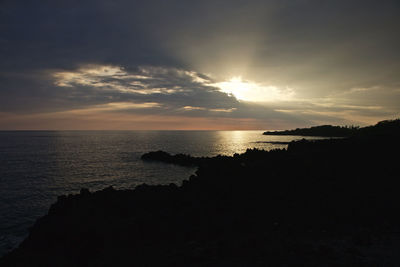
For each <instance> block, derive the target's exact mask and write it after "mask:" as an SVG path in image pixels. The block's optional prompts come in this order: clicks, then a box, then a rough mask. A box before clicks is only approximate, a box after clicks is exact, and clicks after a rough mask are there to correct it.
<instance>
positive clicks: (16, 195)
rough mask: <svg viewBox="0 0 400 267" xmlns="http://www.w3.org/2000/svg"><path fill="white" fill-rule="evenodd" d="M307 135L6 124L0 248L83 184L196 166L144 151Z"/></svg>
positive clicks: (264, 144) (126, 183)
mask: <svg viewBox="0 0 400 267" xmlns="http://www.w3.org/2000/svg"><path fill="white" fill-rule="evenodd" d="M301 138H302V137H298V136H266V135H262V131H3V132H1V131H0V256H1V255H4V253H6V252H7V251H10V250H11V249H12V248H14V247H16V246H17V245H18V244H19V243H20V242H21V241H22V240H23V239H24V238H25V237H26V236H27V234H28V228H29V227H30V226H31V225H32V224H33V223H34V222H35V220H36V219H37V218H39V217H40V216H43V215H45V214H46V213H47V211H48V209H49V207H50V205H51V204H52V203H54V202H55V201H56V199H57V196H59V195H63V194H70V193H78V192H79V190H80V189H81V188H88V189H89V190H91V191H96V190H101V189H103V188H105V187H108V186H114V188H116V189H133V188H134V187H135V186H136V185H139V184H142V183H147V184H169V183H176V184H178V185H180V184H181V182H182V180H184V179H187V178H188V177H189V176H190V175H191V174H193V173H194V172H195V170H196V169H195V168H186V167H180V166H175V165H168V164H163V163H155V162H153V163H149V162H143V161H141V160H140V156H141V155H142V154H144V153H146V152H149V151H155V150H164V151H166V152H169V153H172V154H176V153H185V154H190V155H192V156H216V155H218V154H221V155H233V154H234V153H243V152H245V151H246V149H248V148H258V149H265V150H271V149H278V148H279V149H282V148H286V146H287V145H285V144H279V143H268V142H288V141H291V140H297V139H301ZM309 138H312V137H309ZM315 138H316V137H315Z"/></svg>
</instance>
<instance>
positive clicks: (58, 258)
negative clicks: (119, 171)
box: [0, 122, 400, 266]
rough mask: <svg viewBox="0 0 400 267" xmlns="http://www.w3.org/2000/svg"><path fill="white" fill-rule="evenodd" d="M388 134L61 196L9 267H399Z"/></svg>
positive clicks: (219, 160) (307, 145) (313, 144)
mask: <svg viewBox="0 0 400 267" xmlns="http://www.w3.org/2000/svg"><path fill="white" fill-rule="evenodd" d="M394 124H396V125H395V126H394V127H397V128H396V129H399V125H398V122H394ZM386 126H389V125H386ZM390 126H393V125H392V124H391V125H390ZM391 129H392V128H391ZM389 132H390V135H388V134H387V133H388V131H379V129H378V130H377V129H376V128H374V134H373V135H372V134H364V135H361V136H357V137H352V138H345V139H328V140H318V141H307V140H301V141H296V142H291V143H290V144H289V147H288V149H287V150H272V151H269V152H267V151H262V150H256V149H250V150H247V151H246V152H245V153H243V154H235V155H234V156H232V157H227V156H224V157H222V156H217V157H212V158H208V159H207V160H199V158H195V157H190V156H187V157H186V158H185V161H183V162H190V164H192V165H198V166H199V167H198V170H197V172H196V174H195V175H192V176H191V177H190V179H189V180H187V181H184V182H183V184H182V186H176V185H174V184H170V185H168V186H149V185H145V184H144V185H141V186H137V187H136V188H135V189H134V190H114V189H113V188H111V187H109V188H106V189H104V190H101V191H97V192H94V193H90V192H89V191H88V190H85V189H83V190H81V192H80V194H77V195H68V196H60V197H59V198H58V201H57V202H56V203H55V204H53V205H52V206H51V208H50V209H49V212H48V214H47V215H46V216H44V217H42V218H41V219H39V220H38V221H37V222H36V223H35V225H34V226H33V227H32V228H31V230H30V235H29V237H28V238H27V239H26V240H25V241H24V242H23V243H22V244H21V245H20V247H19V248H17V249H15V250H14V251H13V252H11V253H9V254H8V255H6V256H5V257H3V258H2V259H1V260H0V263H1V264H3V265H4V266H13V265H18V264H19V265H20V266H28V264H29V263H32V264H33V265H41V266H51V265H54V264H55V263H57V265H59V266H70V265H75V266H87V265H91V266H98V265H114V266H125V265H129V264H135V265H136V266H148V265H150V266H235V264H236V265H247V266H264V265H273V266H284V265H286V266H287V265H289V266H294V265H296V264H298V263H301V264H302V265H308V266H321V265H329V266H349V265H353V266H354V265H358V266H374V264H375V265H384V266H396V265H397V264H400V261H399V258H398V257H397V256H395V255H394V254H393V255H392V256H390V255H387V254H388V253H389V254H390V251H396V250H397V249H398V248H399V245H400V244H399V242H398V240H399V239H398V238H397V237H398V236H399V232H400V229H399V227H398V225H399V223H400V221H399V218H397V217H398V216H397V211H398V209H399V208H400V196H399V195H398V193H397V187H396V184H397V179H398V172H397V168H396V166H397V159H396V158H395V157H393V152H396V151H398V149H399V148H400V141H399V140H398V136H399V132H400V131H398V130H397V131H393V130H391V131H389ZM376 133H377V134H376ZM164 156H165V155H164ZM168 158H169V157H168ZM176 159H179V157H178V158H174V157H172V158H169V159H168V161H169V162H168V163H175V164H182V162H179V161H178V160H176ZM189 159H190V160H189ZM157 160H159V159H157ZM180 161H182V160H181V158H180ZM194 161H196V162H195V163H194ZM390 240H392V241H391V243H390ZM396 240H397V241H396Z"/></svg>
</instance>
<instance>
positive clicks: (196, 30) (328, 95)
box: [0, 0, 400, 125]
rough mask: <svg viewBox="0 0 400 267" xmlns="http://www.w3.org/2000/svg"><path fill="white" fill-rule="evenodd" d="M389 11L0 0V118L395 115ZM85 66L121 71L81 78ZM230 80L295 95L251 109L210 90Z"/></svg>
mask: <svg viewBox="0 0 400 267" xmlns="http://www.w3.org/2000/svg"><path fill="white" fill-rule="evenodd" d="M399 11H400V4H399V2H398V1H395V0H393V1H379V2H378V1H370V0H367V1H358V0H352V1H320V0H318V1H317V0H307V1H300V0H295V1H293V0H291V1H289V0H283V1H282V0H281V1H261V0H260V1H243V0H234V1H208V0H205V1H177V0H172V1H156V0H149V1H122V0H121V1H103V0H100V1H71V0H70V1H64V0H60V1H1V3H0V12H1V13H0V31H1V32H2V34H1V36H0V58H1V59H2V60H1V61H0V111H2V112H13V113H18V114H27V113H40V112H55V111H66V110H72V109H83V108H90V107H94V106H100V105H107V104H109V103H127V102H128V103H136V104H142V103H158V104H159V105H158V106H153V107H149V108H142V109H138V108H133V109H132V110H128V108H125V109H124V112H132V113H135V114H164V115H169V114H170V115H182V116H197V117H201V116H204V117H221V118H225V117H226V118H254V119H258V120H268V119H270V120H272V119H276V120H282V121H286V122H290V123H293V125H294V124H296V123H297V124H311V123H313V122H316V121H318V122H320V121H322V122H323V121H324V118H325V120H326V121H335V120H336V121H337V122H348V121H351V118H352V116H353V117H354V120H355V121H359V122H362V121H368V119H366V118H368V117H370V118H371V119H370V120H375V119H376V118H382V117H385V116H388V117H390V116H396V115H397V114H399V112H400V109H399V107H398V105H397V103H399V101H400V93H399V88H400V87H399V86H400V80H399V77H400V53H399V50H398V47H400V35H399V34H398V32H400V17H399V16H398V14H399ZM90 66H91V67H90ZM93 66H113V67H115V68H120V70H121V71H122V72H123V73H124V74H121V75H120V76H118V75H115V76H112V75H103V76H101V75H97V76H96V75H92V76H90V75H88V74H84V73H83V74H82V70H84V69H85V68H86V69H90V68H93ZM145 71H147V72H148V73H147V74H146V73H144V72H145ZM57 73H58V74H59V75H61V74H60V73H70V74H71V75H78V76H79V73H80V74H81V75H83V76H81V77H80V78H82V79H86V84H84V83H82V81H79V80H74V81H70V82H69V84H68V86H65V85H60V84H57V81H58V82H60V77H61V76H58V77H56V76H55V75H56V74H57ZM85 75H86V76H85ZM134 75H137V76H138V75H142V76H146V75H147V76H148V77H147V78H146V79H143V78H140V77H134ZM238 75H242V76H243V77H245V78H246V79H248V80H250V81H255V82H257V83H259V84H263V85H266V86H275V87H278V88H286V87H290V88H292V89H293V91H294V92H295V97H296V98H295V99H292V101H290V102H288V103H286V102H283V101H276V102H275V103H268V104H265V103H264V104H263V105H261V104H260V103H259V104H254V103H249V102H244V101H238V100H237V99H236V98H235V97H233V96H230V95H228V94H226V93H223V92H221V91H220V90H219V88H216V87H215V83H216V82H220V81H222V80H226V79H229V78H231V77H232V76H238ZM89 76H90V77H89ZM118 112H120V111H118ZM360 117H364V118H365V120H361V119H360Z"/></svg>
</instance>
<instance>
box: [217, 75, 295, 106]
mask: <svg viewBox="0 0 400 267" xmlns="http://www.w3.org/2000/svg"><path fill="white" fill-rule="evenodd" d="M215 86H217V87H218V88H220V90H221V92H224V93H227V94H230V95H233V96H234V97H236V98H237V99H238V100H243V101H251V102H269V101H277V100H288V99H290V98H291V97H292V95H293V90H291V89H290V88H285V89H284V90H282V89H280V88H278V87H276V86H265V85H261V84H258V83H255V82H251V81H247V80H243V79H242V77H241V76H234V77H232V78H230V79H229V80H227V81H224V82H219V83H216V84H215Z"/></svg>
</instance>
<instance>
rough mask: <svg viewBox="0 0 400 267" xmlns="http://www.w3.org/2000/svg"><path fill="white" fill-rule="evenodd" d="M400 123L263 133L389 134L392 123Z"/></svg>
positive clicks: (393, 121)
mask: <svg viewBox="0 0 400 267" xmlns="http://www.w3.org/2000/svg"><path fill="white" fill-rule="evenodd" d="M398 123H400V119H396V120H385V121H380V122H378V123H377V124H376V125H374V126H366V127H359V126H333V125H320V126H313V127H310V128H297V129H294V130H284V131H266V132H264V133H263V135H299V136H321V137H350V136H355V135H360V134H361V135H371V134H374V133H377V134H390V131H392V130H395V129H393V128H392V127H393V125H396V124H398Z"/></svg>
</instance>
